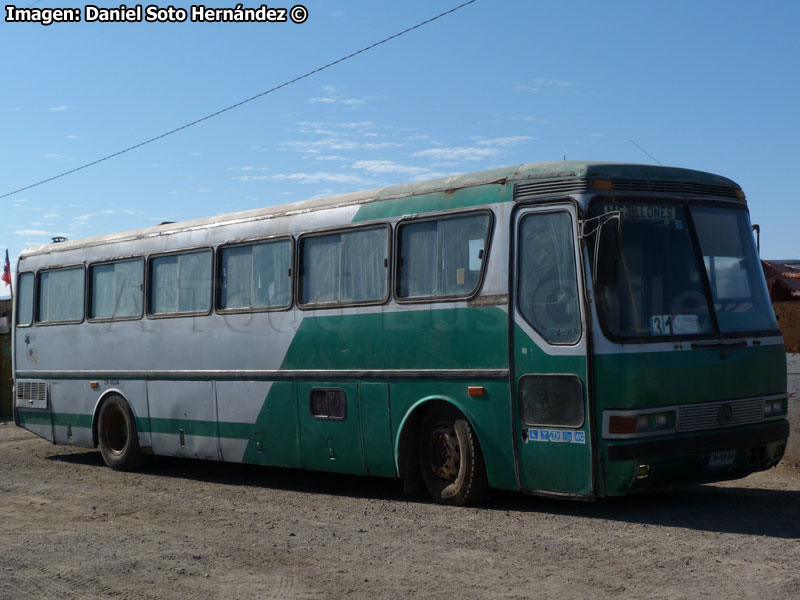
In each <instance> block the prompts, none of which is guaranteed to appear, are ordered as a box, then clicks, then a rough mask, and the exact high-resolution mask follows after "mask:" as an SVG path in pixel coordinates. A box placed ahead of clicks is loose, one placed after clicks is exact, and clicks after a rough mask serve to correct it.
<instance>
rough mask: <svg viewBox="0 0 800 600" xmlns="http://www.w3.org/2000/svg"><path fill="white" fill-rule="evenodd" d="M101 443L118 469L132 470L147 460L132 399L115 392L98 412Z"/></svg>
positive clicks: (107, 458)
mask: <svg viewBox="0 0 800 600" xmlns="http://www.w3.org/2000/svg"><path fill="white" fill-rule="evenodd" d="M97 443H98V446H99V447H100V454H101V455H102V457H103V461H104V462H105V463H106V465H108V466H109V467H111V468H112V469H114V470H116V471H130V470H133V469H136V468H138V467H140V466H142V464H143V463H144V455H143V454H142V451H141V449H140V448H139V435H138V431H137V429H136V419H135V418H134V416H133V411H132V410H131V407H130V406H128V403H127V402H125V400H123V399H122V398H120V397H119V396H111V397H110V398H108V399H107V400H106V401H105V402H103V406H101V407H100V413H99V414H98V416H97Z"/></svg>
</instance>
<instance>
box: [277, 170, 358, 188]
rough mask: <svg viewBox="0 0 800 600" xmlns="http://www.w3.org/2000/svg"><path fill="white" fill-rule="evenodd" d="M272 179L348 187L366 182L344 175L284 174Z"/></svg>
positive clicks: (322, 173) (323, 173)
mask: <svg viewBox="0 0 800 600" xmlns="http://www.w3.org/2000/svg"><path fill="white" fill-rule="evenodd" d="M272 179H277V180H281V181H296V182H298V183H319V182H321V181H325V182H329V183H339V184H347V185H363V184H365V183H366V180H364V179H362V178H361V177H358V176H356V175H345V174H344V173H327V172H319V173H283V174H279V175H272Z"/></svg>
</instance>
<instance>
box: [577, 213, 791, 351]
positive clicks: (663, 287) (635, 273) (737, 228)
mask: <svg viewBox="0 0 800 600" xmlns="http://www.w3.org/2000/svg"><path fill="white" fill-rule="evenodd" d="M610 211H619V212H620V214H621V218H622V225H621V232H622V235H621V244H620V253H621V256H620V261H619V273H618V277H617V280H616V282H615V283H614V284H612V285H603V286H598V289H597V297H598V310H599V312H600V320H601V323H602V324H603V326H604V328H605V329H606V332H607V333H608V334H609V335H610V336H611V337H613V338H623V339H650V338H653V337H670V338H675V337H708V336H716V335H722V336H725V335H728V336H730V335H737V334H741V333H745V332H748V333H766V332H770V333H777V324H776V322H775V317H774V314H773V312H772V308H771V305H770V302H769V297H768V294H767V290H766V285H765V283H764V278H763V275H762V272H761V265H760V262H759V260H758V256H757V254H756V250H755V247H754V244H753V241H752V234H751V231H750V221H749V218H748V215H747V212H746V211H745V210H744V209H739V208H728V207H719V206H708V205H706V206H702V205H688V206H687V205H684V204H678V203H667V202H663V203H661V202H659V203H644V202H637V203H617V202H613V201H608V200H598V201H595V202H594V203H593V204H592V209H591V213H590V217H591V216H596V215H601V214H604V213H607V212H610ZM687 212H688V214H687ZM695 236H696V239H697V242H698V244H695V242H694V240H693V238H694V237H695ZM698 245H699V252H700V254H702V256H698ZM593 250H594V249H593V244H590V251H593ZM599 259H600V260H603V259H604V257H599ZM709 288H710V297H709V293H708V292H707V290H708V289H709Z"/></svg>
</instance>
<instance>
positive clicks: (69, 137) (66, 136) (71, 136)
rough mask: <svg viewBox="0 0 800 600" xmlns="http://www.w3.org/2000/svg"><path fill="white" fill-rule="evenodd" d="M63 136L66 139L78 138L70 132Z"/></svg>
mask: <svg viewBox="0 0 800 600" xmlns="http://www.w3.org/2000/svg"><path fill="white" fill-rule="evenodd" d="M64 137H65V138H67V139H68V140H77V139H78V136H77V135H72V134H71V133H68V134H67V135H65V136H64Z"/></svg>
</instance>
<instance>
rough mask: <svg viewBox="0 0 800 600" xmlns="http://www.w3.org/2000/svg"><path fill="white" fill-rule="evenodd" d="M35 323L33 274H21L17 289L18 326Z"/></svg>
mask: <svg viewBox="0 0 800 600" xmlns="http://www.w3.org/2000/svg"><path fill="white" fill-rule="evenodd" d="M31 323H33V273H20V274H19V279H18V287H17V325H30V324H31Z"/></svg>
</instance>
